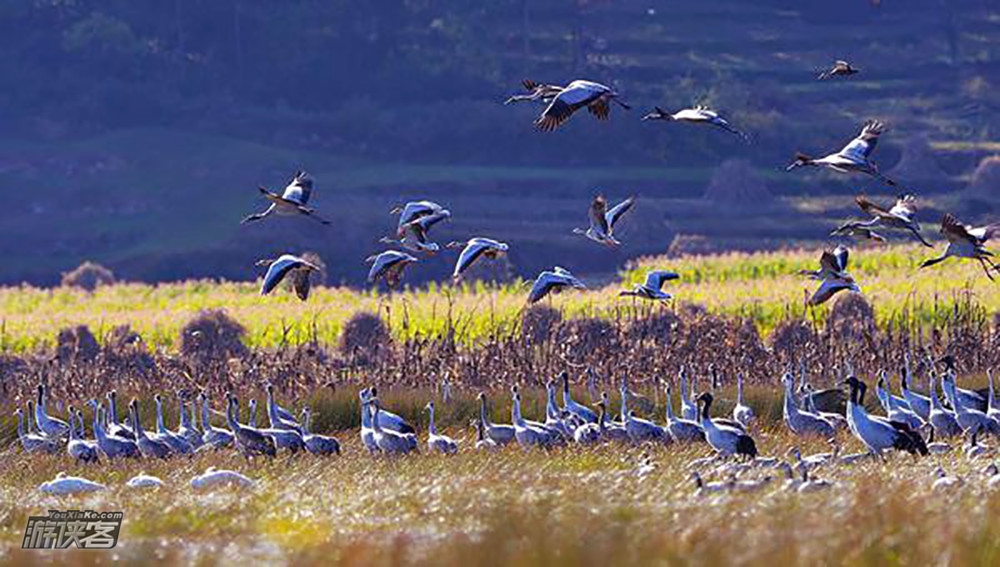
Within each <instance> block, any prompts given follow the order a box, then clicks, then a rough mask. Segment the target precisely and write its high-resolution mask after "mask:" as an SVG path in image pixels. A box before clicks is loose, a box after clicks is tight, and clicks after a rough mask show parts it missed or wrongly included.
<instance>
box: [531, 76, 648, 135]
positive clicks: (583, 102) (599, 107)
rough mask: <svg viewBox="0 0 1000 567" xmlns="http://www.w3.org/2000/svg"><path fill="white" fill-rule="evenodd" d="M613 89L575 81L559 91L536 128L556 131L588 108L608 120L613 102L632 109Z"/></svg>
mask: <svg viewBox="0 0 1000 567" xmlns="http://www.w3.org/2000/svg"><path fill="white" fill-rule="evenodd" d="M618 96H619V95H618V93H617V92H616V91H615V90H614V89H612V88H611V87H607V86H605V85H602V84H600V83H594V82H591V81H582V80H577V81H573V82H572V83H570V84H569V85H566V88H564V89H562V90H561V91H559V94H557V95H556V96H555V97H554V98H553V99H552V102H550V103H549V105H548V106H547V107H545V110H544V111H543V112H542V114H541V116H539V117H538V119H537V120H535V127H536V128H538V129H539V130H541V131H543V132H551V131H552V130H555V129H556V128H558V127H559V126H560V125H562V123H563V122H566V121H567V120H569V117H570V116H572V115H573V113H574V112H576V111H577V110H580V109H581V108H584V107H586V108H587V110H589V111H590V113H591V114H593V115H594V116H595V117H596V118H597V119H598V120H607V119H608V116H609V115H610V114H611V101H614V102H615V103H616V104H617V105H618V106H621V107H622V108H624V109H625V110H629V109H630V108H632V107H631V106H629V105H628V104H625V103H624V102H622V101H621V100H619V98H618Z"/></svg>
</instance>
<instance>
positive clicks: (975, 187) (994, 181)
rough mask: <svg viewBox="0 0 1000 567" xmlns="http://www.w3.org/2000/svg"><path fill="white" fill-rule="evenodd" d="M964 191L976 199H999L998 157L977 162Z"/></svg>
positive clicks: (999, 166)
mask: <svg viewBox="0 0 1000 567" xmlns="http://www.w3.org/2000/svg"><path fill="white" fill-rule="evenodd" d="M966 191H968V192H969V193H971V194H972V195H974V196H976V197H984V198H990V199H996V198H998V197H1000V155H996V156H989V157H986V158H983V160H982V161H980V162H979V165H978V166H976V170H975V171H974V172H973V173H972V179H971V180H970V181H969V187H968V188H967V189H966Z"/></svg>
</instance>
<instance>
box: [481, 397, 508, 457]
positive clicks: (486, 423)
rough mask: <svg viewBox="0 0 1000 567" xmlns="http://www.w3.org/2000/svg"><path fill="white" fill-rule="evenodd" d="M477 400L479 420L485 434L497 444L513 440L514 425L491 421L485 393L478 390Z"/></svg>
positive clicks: (504, 443)
mask: <svg viewBox="0 0 1000 567" xmlns="http://www.w3.org/2000/svg"><path fill="white" fill-rule="evenodd" d="M476 398H477V399H478V400H479V421H480V423H481V424H482V427H483V430H484V431H485V433H486V436H487V437H488V438H489V439H490V440H491V441H493V442H494V443H496V444H498V445H506V444H507V443H510V442H511V441H513V440H514V426H513V425H507V424H501V423H493V421H492V420H491V419H490V416H489V412H488V411H487V407H486V393H485V392H479V395H478V396H476Z"/></svg>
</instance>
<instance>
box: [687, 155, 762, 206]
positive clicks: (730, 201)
mask: <svg viewBox="0 0 1000 567" xmlns="http://www.w3.org/2000/svg"><path fill="white" fill-rule="evenodd" d="M702 197H703V198H704V199H705V200H707V201H711V202H712V203H715V204H717V205H721V206H723V207H733V208H735V207H739V208H740V209H744V210H745V208H746V207H752V208H760V207H764V206H767V205H769V204H770V203H771V202H772V201H773V200H774V197H773V196H772V195H771V191H769V190H768V188H767V185H765V184H764V180H763V179H762V178H761V177H760V175H758V174H757V172H756V171H754V169H753V167H752V166H751V165H750V162H749V161H747V160H745V159H738V158H737V159H729V160H726V161H724V162H722V165H720V166H719V167H717V168H716V169H715V173H713V174H712V179H711V181H709V183H708V187H706V188H705V193H704V195H703V196H702Z"/></svg>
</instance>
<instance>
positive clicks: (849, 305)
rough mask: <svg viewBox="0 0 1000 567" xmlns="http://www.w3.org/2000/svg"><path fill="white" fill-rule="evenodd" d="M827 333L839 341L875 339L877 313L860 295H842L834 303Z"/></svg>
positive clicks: (827, 323) (828, 319) (827, 322)
mask: <svg viewBox="0 0 1000 567" xmlns="http://www.w3.org/2000/svg"><path fill="white" fill-rule="evenodd" d="M826 333H827V334H828V335H830V336H831V337H833V338H835V339H836V340H838V341H841V342H845V341H866V340H867V339H869V338H871V337H874V336H875V333H876V328H875V311H874V310H873V309H872V306H871V305H870V304H869V303H868V301H867V300H866V299H865V298H864V296H863V295H861V294H860V293H842V294H840V296H839V297H837V299H836V300H835V301H834V302H833V307H832V308H831V309H830V316H829V317H828V318H827V320H826Z"/></svg>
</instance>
